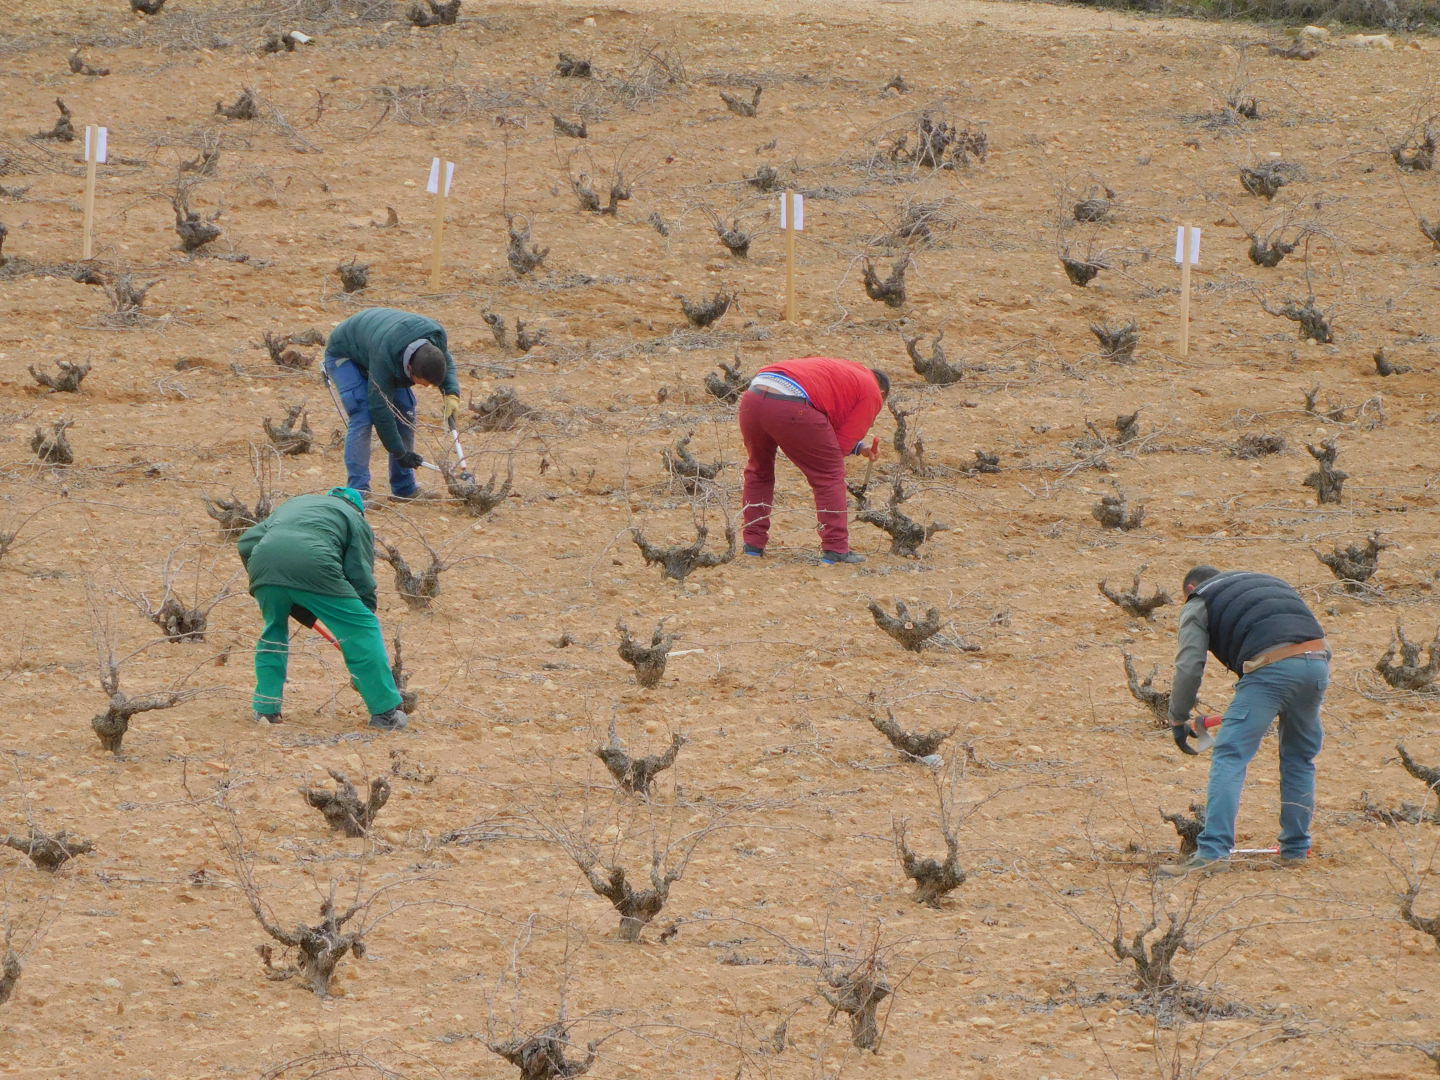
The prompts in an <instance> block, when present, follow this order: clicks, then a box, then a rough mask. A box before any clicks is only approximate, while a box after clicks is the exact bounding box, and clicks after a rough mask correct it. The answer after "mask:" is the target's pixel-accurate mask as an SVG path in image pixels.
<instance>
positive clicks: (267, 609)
mask: <svg viewBox="0 0 1440 1080" xmlns="http://www.w3.org/2000/svg"><path fill="white" fill-rule="evenodd" d="M255 602H256V603H258V604H259V605H260V615H261V617H262V618H263V619H264V620H265V628H264V629H263V630H261V631H260V640H259V641H257V642H256V643H255V697H254V699H253V702H252V703H253V705H254V708H255V711H256V712H257V713H260V714H262V715H265V716H269V715H272V714H274V713H278V712H279V711H280V704H281V700H282V698H283V697H284V694H285V671H286V668H287V667H288V665H289V660H290V609H291V608H292V607H294V606H296V605H299V606H300V607H303V608H306V609H308V610H309V611H311V612H313V613H314V614H315V616H316V617H317V618H318V619H319V620H320V621H321V622H322V623H324V624H325V625H326V626H327V627H328V628H329V630H330V632H331V633H332V634H334V635H335V637H336V639H337V640H338V641H339V642H340V652H341V654H342V655H343V656H344V657H345V666H346V667H347V668H349V669H350V677H351V684H352V685H353V686H354V687H355V689H357V690H359V691H360V696H361V697H362V698H364V699H365V707H366V708H368V709H369V710H370V712H371V714H372V715H374V714H375V713H383V712H387V711H388V710H390V709H393V708H395V707H396V706H397V705H399V704H400V691H399V690H397V689H396V688H395V677H394V676H393V675H392V674H391V673H390V659H389V657H388V656H387V655H386V654H385V638H384V636H383V635H382V634H381V632H380V620H379V619H377V618H376V617H375V613H374V612H373V611H371V610H370V609H369V608H367V607H366V606H365V605H364V604H362V603H361V602H360V601H359V600H358V599H357V598H356V597H353V596H325V595H322V594H321V593H313V592H306V591H305V590H304V589H290V588H286V587H285V586H283V585H261V586H260V587H259V588H257V589H256V590H255ZM317 640H318V637H317Z"/></svg>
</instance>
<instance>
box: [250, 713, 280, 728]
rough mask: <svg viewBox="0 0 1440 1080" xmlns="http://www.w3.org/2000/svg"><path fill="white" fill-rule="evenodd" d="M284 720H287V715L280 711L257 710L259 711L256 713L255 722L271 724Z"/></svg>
mask: <svg viewBox="0 0 1440 1080" xmlns="http://www.w3.org/2000/svg"><path fill="white" fill-rule="evenodd" d="M284 720H285V717H283V716H281V715H280V714H279V713H278V712H275V713H264V712H257V713H256V714H255V722H256V723H257V724H266V725H269V724H279V723H283V722H284Z"/></svg>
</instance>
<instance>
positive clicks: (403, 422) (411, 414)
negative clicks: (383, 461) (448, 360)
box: [325, 353, 419, 498]
mask: <svg viewBox="0 0 1440 1080" xmlns="http://www.w3.org/2000/svg"><path fill="white" fill-rule="evenodd" d="M325 376H326V378H328V379H329V380H330V382H331V383H332V384H333V385H334V387H335V389H336V391H337V392H338V393H339V395H340V404H341V405H343V406H344V408H345V415H346V416H347V417H349V428H348V429H347V431H346V433H345V472H346V474H347V478H346V483H348V484H349V485H350V486H351V487H352V488H354V489H355V490H356V491H365V492H368V491H369V490H370V432H371V430H372V429H373V428H374V426H375V425H374V422H373V421H372V420H371V418H370V380H369V378H368V377H367V376H366V374H365V372H363V371H361V370H360V369H359V368H358V367H356V366H355V364H354V363H353V362H352V361H349V360H343V359H341V358H340V357H336V356H331V355H330V354H329V353H326V354H325ZM395 414H396V415H395V423H396V426H397V427H399V429H400V439H401V441H402V442H403V443H404V444H405V449H406V450H414V449H415V391H414V390H411V389H410V388H409V387H408V386H407V387H401V388H400V389H399V390H396V391H395ZM418 488H419V485H418V484H417V483H416V482H415V470H414V469H407V468H405V467H404V466H403V465H401V464H400V463H399V462H398V461H396V456H395V455H394V454H391V455H390V491H391V492H392V493H393V494H395V495H399V496H401V497H402V498H407V497H409V496H411V495H414V494H415V492H416V490H417V489H418Z"/></svg>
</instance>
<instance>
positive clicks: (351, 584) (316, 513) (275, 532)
mask: <svg viewBox="0 0 1440 1080" xmlns="http://www.w3.org/2000/svg"><path fill="white" fill-rule="evenodd" d="M239 548H240V561H241V562H243V563H244V564H245V571H246V573H248V574H249V575H250V591H251V592H252V593H253V592H254V591H255V590H256V589H257V588H259V587H260V586H262V585H280V586H283V587H285V588H288V589H303V590H305V591H306V592H313V593H320V594H321V595H322V596H354V597H357V598H358V599H359V600H360V602H361V603H363V604H364V605H365V606H366V607H368V608H369V609H370V610H371V611H374V610H375V607H376V598H375V534H374V533H373V532H371V530H370V523H369V522H368V521H366V520H365V515H364V514H362V513H361V512H360V511H359V510H357V509H355V507H354V506H352V505H351V504H350V503H349V502H348V501H346V500H345V499H342V498H338V497H336V496H334V495H297V496H296V497H295V498H293V499H290V500H288V501H286V502H284V503H282V504H281V505H280V506H279V508H278V509H276V511H275V512H274V513H273V514H271V515H270V516H269V517H268V518H266V519H265V520H264V521H262V522H260V524H258V525H254V526H251V527H250V528H249V529H247V530H246V531H245V534H244V535H243V536H241V537H240V543H239Z"/></svg>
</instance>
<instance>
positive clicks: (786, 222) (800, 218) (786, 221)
mask: <svg viewBox="0 0 1440 1080" xmlns="http://www.w3.org/2000/svg"><path fill="white" fill-rule="evenodd" d="M790 198H791V199H793V200H795V231H796V232H804V231H805V196H804V195H801V194H800V193H799V192H795V193H794V194H792V195H791V196H790ZM786 201H787V200H786V197H785V196H784V195H781V196H780V228H782V229H788V228H789V227H790V215H789V214H788V213H787V212H786V207H785V203H786Z"/></svg>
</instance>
